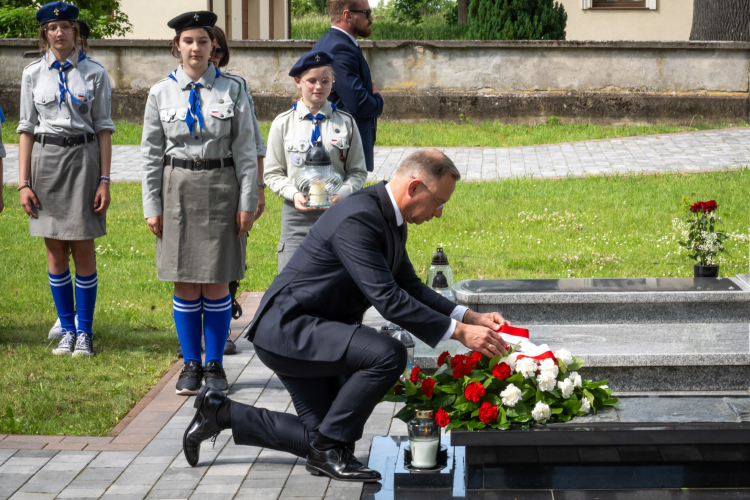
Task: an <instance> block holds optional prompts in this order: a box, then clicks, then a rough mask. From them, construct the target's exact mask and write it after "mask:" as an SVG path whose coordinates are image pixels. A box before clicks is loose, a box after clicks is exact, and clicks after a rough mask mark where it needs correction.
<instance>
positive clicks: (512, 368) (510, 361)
mask: <svg viewBox="0 0 750 500" xmlns="http://www.w3.org/2000/svg"><path fill="white" fill-rule="evenodd" d="M500 362H501V363H506V364H507V365H508V366H510V371H511V373H513V372H515V371H516V354H515V353H514V354H511V355H510V356H506V357H504V358H503V359H502V360H501V361H500Z"/></svg>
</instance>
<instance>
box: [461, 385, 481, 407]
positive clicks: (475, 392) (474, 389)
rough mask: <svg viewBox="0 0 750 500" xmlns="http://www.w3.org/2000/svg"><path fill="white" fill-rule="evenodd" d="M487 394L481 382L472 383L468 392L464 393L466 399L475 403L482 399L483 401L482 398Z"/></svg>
mask: <svg viewBox="0 0 750 500" xmlns="http://www.w3.org/2000/svg"><path fill="white" fill-rule="evenodd" d="M485 394H486V391H485V390H484V386H483V385H482V384H480V383H479V382H472V383H471V384H469V385H467V386H466V390H465V391H464V396H465V397H466V399H468V400H469V401H471V402H473V403H477V402H479V400H480V399H482V396H484V395H485Z"/></svg>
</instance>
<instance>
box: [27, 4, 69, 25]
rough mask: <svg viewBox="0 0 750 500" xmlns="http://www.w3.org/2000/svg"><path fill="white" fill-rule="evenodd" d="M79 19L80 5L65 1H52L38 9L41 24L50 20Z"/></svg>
mask: <svg viewBox="0 0 750 500" xmlns="http://www.w3.org/2000/svg"><path fill="white" fill-rule="evenodd" d="M76 19H78V7H76V6H75V5H71V4H69V3H65V2H50V3H48V4H47V5H43V6H42V7H40V8H39V10H38V11H36V20H37V21H39V24H44V23H48V22H50V21H75V20H76Z"/></svg>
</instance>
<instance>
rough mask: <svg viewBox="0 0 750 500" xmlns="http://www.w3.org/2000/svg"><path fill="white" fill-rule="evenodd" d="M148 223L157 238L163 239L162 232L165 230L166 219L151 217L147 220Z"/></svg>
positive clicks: (158, 216) (159, 216)
mask: <svg viewBox="0 0 750 500" xmlns="http://www.w3.org/2000/svg"><path fill="white" fill-rule="evenodd" d="M146 223H147V224H148V228H149V229H150V230H151V232H152V233H154V234H155V235H156V237H157V238H161V232H162V231H163V230H164V217H163V216H161V215H157V216H156V217H149V218H148V219H146Z"/></svg>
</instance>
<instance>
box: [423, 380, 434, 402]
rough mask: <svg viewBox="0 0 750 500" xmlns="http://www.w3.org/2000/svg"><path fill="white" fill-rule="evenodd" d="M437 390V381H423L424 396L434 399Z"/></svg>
mask: <svg viewBox="0 0 750 500" xmlns="http://www.w3.org/2000/svg"><path fill="white" fill-rule="evenodd" d="M434 390H435V379H434V378H426V379H424V380H423V381H422V392H424V395H425V396H427V397H428V398H431V397H432V392H433V391H434Z"/></svg>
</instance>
